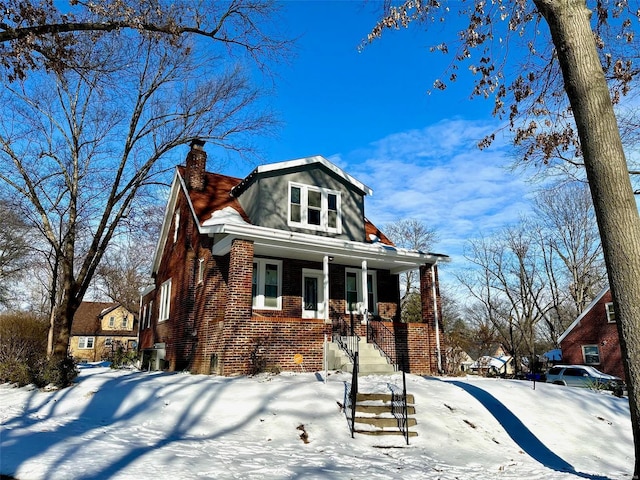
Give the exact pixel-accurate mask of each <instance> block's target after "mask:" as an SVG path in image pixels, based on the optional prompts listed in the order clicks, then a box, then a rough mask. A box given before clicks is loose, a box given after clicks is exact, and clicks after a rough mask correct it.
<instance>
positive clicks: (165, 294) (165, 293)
mask: <svg viewBox="0 0 640 480" xmlns="http://www.w3.org/2000/svg"><path fill="white" fill-rule="evenodd" d="M170 309H171V279H169V280H167V281H166V282H164V283H163V284H162V285H160V310H159V312H158V322H164V321H166V320H169V312H170Z"/></svg>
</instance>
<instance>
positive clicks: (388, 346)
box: [367, 319, 399, 370]
mask: <svg viewBox="0 0 640 480" xmlns="http://www.w3.org/2000/svg"><path fill="white" fill-rule="evenodd" d="M367 342H369V343H373V344H374V345H375V346H376V347H377V348H378V350H380V351H381V352H382V353H383V354H384V356H385V357H387V360H389V363H390V364H391V365H393V367H394V368H395V369H396V370H398V363H399V362H398V360H399V359H398V355H397V353H396V336H395V334H394V333H393V332H392V331H391V330H389V329H388V328H387V326H386V325H385V324H384V323H382V322H381V321H380V320H373V319H372V320H369V321H368V322H367Z"/></svg>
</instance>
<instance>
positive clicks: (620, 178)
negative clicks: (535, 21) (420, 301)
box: [534, 0, 640, 479]
mask: <svg viewBox="0 0 640 480" xmlns="http://www.w3.org/2000/svg"><path fill="white" fill-rule="evenodd" d="M534 3H535V4H536V6H537V7H538V9H539V10H540V12H541V13H542V14H543V15H544V17H545V19H546V20H547V23H548V24H549V28H550V31H551V36H552V39H553V43H554V45H555V47H556V51H557V53H558V59H559V61H560V67H561V69H562V74H563V77H564V84H565V90H566V91H567V95H568V97H569V101H570V102H571V108H572V109H573V114H574V117H575V120H576V125H577V128H578V134H579V136H580V143H581V147H582V153H583V155H584V163H585V167H586V170H587V178H588V180H589V187H590V189H591V196H592V198H593V204H594V207H595V212H596V218H597V220H598V228H599V230H600V237H601V239H602V249H603V251H604V257H605V262H606V265H607V273H608V275H609V285H610V287H611V293H612V295H613V299H614V305H615V309H616V318H617V319H618V322H617V323H618V332H619V334H620V346H621V348H622V357H623V361H624V368H625V374H626V376H627V383H628V386H629V406H630V410H631V423H632V429H633V437H634V445H635V467H634V477H633V478H634V479H638V478H639V476H640V216H639V215H638V207H637V206H636V202H635V198H634V196H633V189H632V188H631V182H630V179H629V174H628V168H627V162H626V159H625V155H624V151H623V149H622V142H621V140H620V133H619V130H618V125H617V121H616V118H615V115H614V111H613V105H612V103H611V98H610V94H609V89H608V87H607V83H606V80H605V77H604V74H603V71H602V65H601V63H600V60H599V58H598V54H597V50H596V46H595V41H594V37H593V32H592V30H591V25H590V17H591V12H590V11H589V10H588V9H587V6H586V2H585V1H584V0H534Z"/></svg>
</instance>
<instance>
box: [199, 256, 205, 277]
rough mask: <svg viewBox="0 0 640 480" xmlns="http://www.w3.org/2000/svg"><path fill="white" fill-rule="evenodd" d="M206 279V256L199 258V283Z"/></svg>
mask: <svg viewBox="0 0 640 480" xmlns="http://www.w3.org/2000/svg"><path fill="white" fill-rule="evenodd" d="M203 281H204V258H199V259H198V283H202V282H203Z"/></svg>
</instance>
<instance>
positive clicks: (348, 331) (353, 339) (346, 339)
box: [332, 316, 360, 362]
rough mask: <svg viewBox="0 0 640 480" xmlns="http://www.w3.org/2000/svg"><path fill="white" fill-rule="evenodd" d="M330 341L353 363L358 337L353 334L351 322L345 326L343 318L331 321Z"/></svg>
mask: <svg viewBox="0 0 640 480" xmlns="http://www.w3.org/2000/svg"><path fill="white" fill-rule="evenodd" d="M332 340H333V342H334V343H336V344H338V346H339V347H340V348H341V349H342V350H343V351H344V352H345V353H346V354H347V355H348V356H349V359H350V360H351V362H354V359H355V356H356V355H357V354H358V345H359V343H360V337H359V336H358V335H356V334H355V328H354V326H353V321H351V323H350V324H347V322H346V320H345V319H344V317H342V316H338V317H335V318H334V319H333V332H332Z"/></svg>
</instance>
